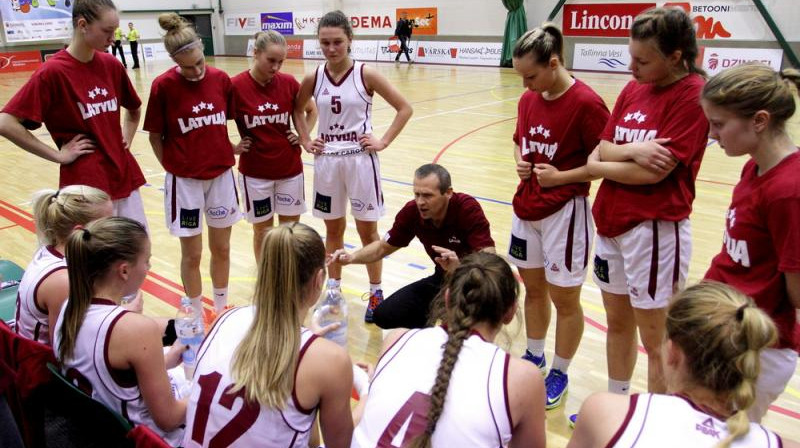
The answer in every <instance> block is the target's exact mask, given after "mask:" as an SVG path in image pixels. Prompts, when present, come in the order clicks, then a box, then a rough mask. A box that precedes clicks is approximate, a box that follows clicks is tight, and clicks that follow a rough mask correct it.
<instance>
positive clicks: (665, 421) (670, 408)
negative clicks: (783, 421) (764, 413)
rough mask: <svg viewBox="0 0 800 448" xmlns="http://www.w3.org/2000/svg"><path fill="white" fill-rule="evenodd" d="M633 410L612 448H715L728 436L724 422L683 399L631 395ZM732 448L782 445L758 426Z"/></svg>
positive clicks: (778, 438) (610, 444)
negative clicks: (664, 447)
mask: <svg viewBox="0 0 800 448" xmlns="http://www.w3.org/2000/svg"><path fill="white" fill-rule="evenodd" d="M631 409H632V410H629V411H628V415H627V416H626V417H625V422H623V424H622V426H620V428H619V430H617V433H616V434H615V435H614V438H612V439H611V441H610V442H609V444H608V446H609V447H634V446H637V447H651V446H667V445H668V446H681V447H692V448H702V447H715V446H717V444H718V443H719V442H720V440H722V439H724V438H726V437H727V436H728V430H727V426H726V425H725V422H724V421H722V420H720V419H718V418H717V417H714V416H712V415H709V414H707V413H706V412H705V411H703V410H701V409H699V408H698V407H697V406H695V405H694V403H692V402H690V401H689V400H687V399H686V398H684V397H681V396H677V395H656V394H638V395H632V396H631ZM667 442H668V443H667ZM731 446H732V447H734V448H758V447H779V446H782V445H781V441H780V437H778V435H777V434H775V433H773V432H772V431H770V430H768V429H766V428H764V427H763V426H761V425H759V424H756V423H750V431H749V432H748V433H747V434H746V435H745V436H743V437H741V438H739V439H737V440H736V441H734V442H733V444H732V445H731Z"/></svg>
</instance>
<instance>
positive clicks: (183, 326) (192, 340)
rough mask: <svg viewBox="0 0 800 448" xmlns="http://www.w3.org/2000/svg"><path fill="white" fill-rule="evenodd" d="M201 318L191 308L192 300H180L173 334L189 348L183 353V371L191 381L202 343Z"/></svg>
mask: <svg viewBox="0 0 800 448" xmlns="http://www.w3.org/2000/svg"><path fill="white" fill-rule="evenodd" d="M203 331H204V326H203V316H202V315H201V314H200V313H198V312H197V310H196V309H195V308H194V307H193V306H192V299H190V298H188V297H182V298H181V306H180V308H178V314H177V315H176V316H175V333H176V334H177V336H178V341H179V342H180V343H181V344H183V345H185V346H187V347H189V348H187V349H186V351H184V352H183V355H182V356H183V369H184V371H185V372H186V378H187V379H189V380H190V381H191V378H192V376H193V375H194V368H195V365H196V364H197V349H198V348H200V344H201V343H202V342H203Z"/></svg>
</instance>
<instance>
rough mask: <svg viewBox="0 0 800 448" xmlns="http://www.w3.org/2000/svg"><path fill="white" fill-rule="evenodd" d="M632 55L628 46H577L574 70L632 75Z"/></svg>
mask: <svg viewBox="0 0 800 448" xmlns="http://www.w3.org/2000/svg"><path fill="white" fill-rule="evenodd" d="M630 63H631V55H630V53H629V52H628V46H627V45H610V44H603V45H600V44H580V43H579V44H575V49H574V50H573V52H572V68H573V70H592V71H599V72H620V73H630V70H628V65H629V64H630Z"/></svg>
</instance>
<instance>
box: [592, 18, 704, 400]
mask: <svg viewBox="0 0 800 448" xmlns="http://www.w3.org/2000/svg"><path fill="white" fill-rule="evenodd" d="M629 49H630V53H631V64H630V68H631V71H632V72H633V77H634V80H632V81H630V82H629V83H628V84H627V85H626V86H625V88H624V89H623V90H622V92H621V93H620V95H619V98H618V99H617V102H616V104H615V106H614V111H613V113H612V114H611V119H610V120H609V121H608V124H607V126H606V128H605V130H604V131H603V133H602V135H601V139H602V141H601V142H600V145H599V146H598V148H597V149H596V150H595V151H594V152H593V153H592V154H591V155H590V156H589V161H588V164H587V167H588V169H589V172H590V173H591V174H592V175H595V176H600V177H603V178H604V179H603V183H602V184H601V185H600V189H599V191H598V193H597V197H596V199H595V203H594V207H593V209H592V213H593V214H594V219H595V223H596V225H597V234H598V238H597V243H596V245H595V259H594V279H595V282H596V283H597V285H598V286H599V287H600V289H601V290H602V295H603V305H604V306H605V309H606V315H607V318H608V337H607V340H606V347H607V356H608V377H609V380H608V381H609V387H608V389H609V391H610V392H615V393H620V394H626V393H628V389H629V388H630V378H631V376H632V375H633V369H634V366H635V364H636V330H637V329H638V330H639V336H640V337H641V340H642V344H643V345H644V348H645V349H646V350H647V358H648V370H647V388H648V390H649V391H650V392H663V391H664V390H665V389H664V386H665V385H664V381H663V374H662V362H661V350H660V346H661V342H662V340H663V338H664V321H665V316H666V307H667V305H668V302H669V298H670V297H671V296H672V294H673V292H674V291H676V290H678V289H680V288H681V287H682V286H683V284H684V282H685V281H686V275H687V272H688V267H689V257H690V255H691V230H690V226H689V214H690V213H691V211H692V201H693V200H694V181H695V178H696V177H697V172H698V170H699V169H700V161H701V159H702V157H703V152H704V151H705V146H706V140H707V137H708V123H707V122H706V120H705V119H704V117H703V115H702V114H703V110H702V109H701V108H700V91H701V90H702V88H703V83H704V79H703V77H702V71H701V70H700V69H698V68H697V67H695V66H694V60H695V57H696V56H697V41H696V39H695V31H694V26H693V24H692V21H691V19H689V16H687V15H686V13H684V12H683V11H682V10H680V9H667V8H654V9H650V10H648V11H645V12H643V13H641V14H639V15H638V16H637V17H636V18H635V19H634V22H633V26H632V27H631V39H630V44H629Z"/></svg>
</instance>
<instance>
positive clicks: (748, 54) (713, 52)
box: [703, 48, 783, 76]
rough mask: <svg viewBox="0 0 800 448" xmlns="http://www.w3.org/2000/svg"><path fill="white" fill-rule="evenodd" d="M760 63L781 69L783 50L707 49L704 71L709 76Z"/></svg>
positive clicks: (704, 57) (704, 58) (704, 56)
mask: <svg viewBox="0 0 800 448" xmlns="http://www.w3.org/2000/svg"><path fill="white" fill-rule="evenodd" d="M751 62H760V63H762V64H766V65H769V66H770V67H772V68H773V69H775V70H780V69H781V63H782V62H783V50H779V49H773V48H705V50H704V51H703V69H705V71H706V72H707V73H708V75H709V76H713V75H716V74H717V73H719V72H721V71H723V70H725V69H726V68H731V67H735V66H737V65H741V64H747V63H751Z"/></svg>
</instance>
